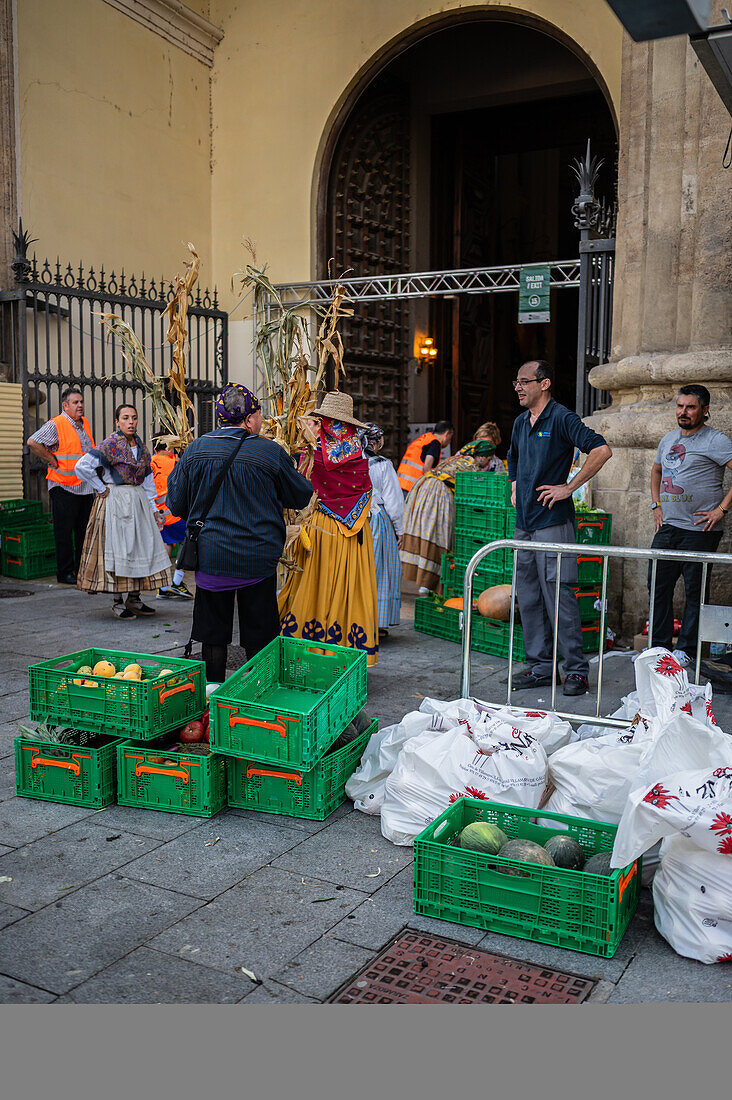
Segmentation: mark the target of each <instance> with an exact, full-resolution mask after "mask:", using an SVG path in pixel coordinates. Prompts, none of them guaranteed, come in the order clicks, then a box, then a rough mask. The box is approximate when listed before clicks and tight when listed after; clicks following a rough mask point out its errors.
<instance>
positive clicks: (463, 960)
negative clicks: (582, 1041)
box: [330, 929, 596, 1005]
mask: <svg viewBox="0 0 732 1100" xmlns="http://www.w3.org/2000/svg"><path fill="white" fill-rule="evenodd" d="M595 984H596V983H595V982H594V981H592V980H590V979H589V978H579V977H577V976H576V975H575V974H568V973H565V972H564V971H562V970H553V969H550V968H548V967H544V966H536V965H534V964H533V963H526V962H521V961H520V960H519V959H509V958H507V957H506V956H505V955H496V954H494V953H493V952H492V951H479V950H478V948H476V947H469V946H467V945H466V944H461V943H455V942H454V941H452V940H445V939H440V938H439V937H437V936H428V935H425V934H424V933H422V932H414V931H412V930H409V929H407V930H406V931H404V932H400V934H399V935H398V936H397V937H396V938H395V939H394V940H393V941H392V942H391V943H390V944H388V945H387V946H386V947H385V948H384V949H383V951H381V952H380V954H378V955H377V956H376V958H375V959H374V960H373V961H372V962H370V963H369V964H368V966H365V967H363V968H362V969H361V970H359V972H358V973H357V974H354V975H353V977H352V978H349V980H348V982H347V983H346V985H345V986H342V987H341V989H340V990H338V991H337V992H336V993H334V994H333V996H332V997H331V998H330V1003H331V1004H445V1003H449V1004H462V1005H465V1004H581V1002H582V1001H584V1000H586V999H587V997H588V996H589V994H590V993H591V992H592V990H593V988H594V986H595Z"/></svg>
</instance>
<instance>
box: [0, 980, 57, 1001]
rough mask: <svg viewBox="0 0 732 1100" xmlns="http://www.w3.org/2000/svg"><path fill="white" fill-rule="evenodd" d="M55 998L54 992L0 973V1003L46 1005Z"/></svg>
mask: <svg viewBox="0 0 732 1100" xmlns="http://www.w3.org/2000/svg"><path fill="white" fill-rule="evenodd" d="M55 1000H56V994H55V993H49V992H48V991H47V990H45V989H36V987H35V986H32V985H26V983H25V982H18V981H16V980H15V978H7V977H5V975H4V974H0V1004H4V1005H47V1004H50V1003H51V1002H52V1001H55Z"/></svg>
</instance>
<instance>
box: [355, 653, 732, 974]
mask: <svg viewBox="0 0 732 1100" xmlns="http://www.w3.org/2000/svg"><path fill="white" fill-rule="evenodd" d="M635 675H636V690H635V691H634V692H631V693H630V694H629V695H628V696H627V697H626V698H625V699H624V700H623V706H622V707H621V708H620V710H619V711H616V712H615V715H613V717H618V718H621V719H623V720H625V721H626V722H627V723H628V724H627V726H625V727H624V728H622V729H614V730H613V731H612V732H610V733H609V732H608V729H607V727H603V726H592V725H590V724H587V725H584V726H580V727H579V729H578V730H577V731H576V732H575V731H574V730H573V729H572V728H571V726H570V725H569V723H568V722H565V721H562V720H561V719H559V718H558V717H557V716H556V715H555V714H552V713H546V712H543V711H526V710H521V709H519V708H516V707H494V708H487V707H485V706H484V705H482V704H480V703H476V702H475V701H473V700H470V699H457V700H454V701H451V702H442V701H440V700H436V699H429V698H425V699H424V700H423V702H422V705H421V706H420V708H419V710H418V711H412V712H411V713H410V714H407V715H406V716H405V717H404V718H403V719H402V721H401V722H399V723H398V724H397V725H394V726H388V727H387V728H385V729H383V730H380V731H379V732H377V733H375V734H374V735H373V736H372V737H371V739H370V741H369V743H368V745H367V746H366V750H365V752H364V754H363V757H362V760H361V764H360V766H359V768H358V769H357V770H356V771H355V772H354V774H353V775H352V776H351V778H350V779H349V781H348V783H347V785H346V794H347V795H348V796H349V797H350V798H352V799H353V800H354V804H355V806H356V808H357V809H359V810H362V811H363V812H364V813H370V814H380V816H381V831H382V834H383V835H384V836H385V837H386V838H387V839H388V840H390V841H392V842H393V843H394V844H401V845H408V844H412V843H413V841H414V838H415V837H416V836H417V835H418V834H419V833H420V832H421V831H422V829H423V828H424V827H425V826H426V825H428V824H429V823H430V822H431V821H433V820H434V819H435V817H437V816H438V815H439V814H440V813H441V812H442V811H443V810H444V809H445V808H446V807H447V806H448V805H450V803H451V802H454V801H456V799H458V798H461V797H465V796H468V797H472V798H486V799H490V800H491V801H497V802H504V803H508V804H511V805H516V806H523V807H528V808H532V809H537V810H540V809H547V810H551V811H554V812H556V813H563V814H570V815H572V816H574V817H583V818H587V819H590V820H594V821H605V822H611V823H613V824H617V825H618V832H617V836H616V840H615V846H614V848H613V860H612V864H613V866H615V867H624V866H626V865H627V864H628V863H631V862H632V861H633V860H634V859H636V858H638V856H641V855H642V856H643V881H644V884H646V885H650V884H651V882H652V883H653V896H654V911H655V922H656V927H657V928H658V931H659V932H660V933H661V935H662V936H664V938H665V939H666V940H668V942H669V943H670V944H671V946H672V947H673V948H674V950H676V951H677V952H678V953H679V954H681V955H686V956H688V957H690V958H694V959H698V960H700V961H702V962H716V961H719V960H723V959H724V960H725V961H732V738H731V737H730V736H729V735H728V734H726V733H725V732H723V731H722V730H721V729H720V728H719V727H718V726H717V724H716V722H715V720H714V715H713V712H712V693H711V685H709V684H707V686H706V688H698V687H696V686H695V685H690V684H689V681H688V676H687V674H686V672H685V670H684V669H683V667H682V666H681V665H680V664H679V663H678V662H677V661H676V660H675V658H674V657H673V655H672V654H671V653H669V651H668V650H665V649H660V648H657V649H651V650H645V651H644V652H643V653H642V654H641V655H640V656H639V657H638V658H637V659H636V661H635ZM537 821H538V822H539V824H542V818H541V813H540V812H539V813H538V814H537ZM550 824H551V825H552V827H553V828H555V829H556V828H557V826H558V823H557V822H554V821H552V822H550Z"/></svg>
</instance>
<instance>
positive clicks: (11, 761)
mask: <svg viewBox="0 0 732 1100" xmlns="http://www.w3.org/2000/svg"><path fill="white" fill-rule="evenodd" d="M14 797H15V752H13V754H12V756H11V755H10V754H8V756H6V757H5V758H4V759H0V802H5V801H6V800H7V799H8V798H14Z"/></svg>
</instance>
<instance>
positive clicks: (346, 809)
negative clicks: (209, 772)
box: [228, 802, 354, 836]
mask: <svg viewBox="0 0 732 1100" xmlns="http://www.w3.org/2000/svg"><path fill="white" fill-rule="evenodd" d="M353 812H354V809H353V803H352V802H343V803H342V804H341V805H340V806H339V807H338V809H336V810H334V811H333V813H332V814H330V815H329V816H328V817H326V819H325V821H311V820H310V819H309V818H307V817H289V816H288V815H287V814H263V813H259V812H258V811H256V810H239V809H237V808H236V806H230V807H229V810H228V813H229V814H232V815H233V816H235V817H242V818H245V819H249V820H255V821H264V820H265V818H266V820H267V821H268V822H270V824H272V825H281V826H282V827H283V828H285V829H294V830H295V831H296V832H298V833H301V834H303V835H304V836H305V835H307V836H309V835H310V834H311V833H319V832H320V831H321V830H322V829H327V828H328V827H329V826H330V825H332V824H333V822H334V821H340V820H341V818H343V817H347V816H348V815H349V814H352V813H353Z"/></svg>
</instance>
